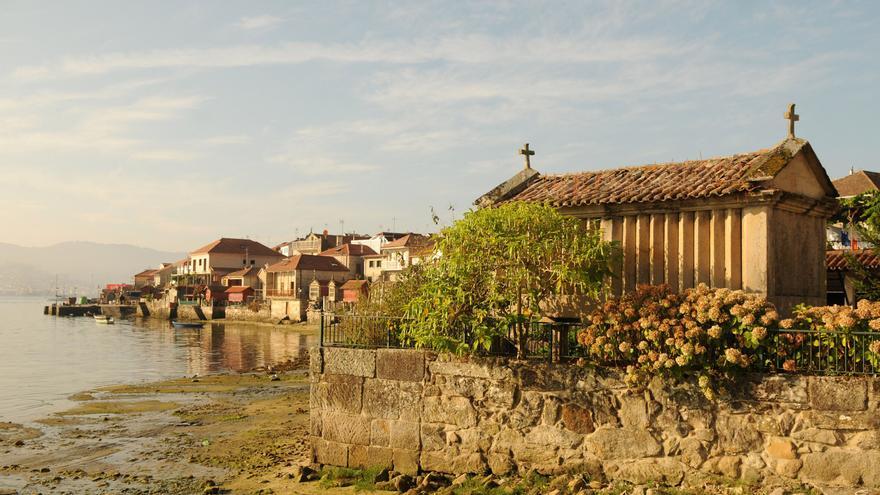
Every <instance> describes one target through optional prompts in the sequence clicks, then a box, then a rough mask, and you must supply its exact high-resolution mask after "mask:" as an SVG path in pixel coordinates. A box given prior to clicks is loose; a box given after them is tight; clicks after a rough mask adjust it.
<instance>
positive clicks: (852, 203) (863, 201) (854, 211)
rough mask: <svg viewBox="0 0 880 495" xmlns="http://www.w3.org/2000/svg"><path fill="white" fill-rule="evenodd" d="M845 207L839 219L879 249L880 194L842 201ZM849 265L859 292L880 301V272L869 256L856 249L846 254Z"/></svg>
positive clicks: (862, 239)
mask: <svg viewBox="0 0 880 495" xmlns="http://www.w3.org/2000/svg"><path fill="white" fill-rule="evenodd" d="M840 204H841V208H840V211H839V213H838V215H837V217H836V218H835V220H837V221H839V222H842V223H843V224H844V225H846V226H848V227H850V228H852V229H854V230H855V231H856V232H858V234H859V239H860V241H859V242H860V243H863V244H869V245H871V246H873V247H874V249H876V248H877V247H878V246H880V194H878V193H877V192H876V191H870V192H865V193H862V194H859V195H857V196H854V197H852V198H846V199H842V200H840ZM845 256H846V259H847V265H849V269H850V271H851V272H852V274H853V275H854V280H855V288H856V292H857V293H858V294H859V295H860V296H862V297H865V298H867V299H870V300H872V301H877V300H880V273H878V272H877V270H876V269H873V268H870V267H868V266H866V265H865V263H864V260H865V258H859V257H858V256H856V255H854V254H853V253H852V252H847V253H846V254H845Z"/></svg>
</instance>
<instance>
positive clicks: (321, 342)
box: [318, 309, 324, 347]
mask: <svg viewBox="0 0 880 495" xmlns="http://www.w3.org/2000/svg"><path fill="white" fill-rule="evenodd" d="M319 326H320V329H321V330H320V332H319V333H318V347H324V310H323V309H322V310H321V324H320V325H319Z"/></svg>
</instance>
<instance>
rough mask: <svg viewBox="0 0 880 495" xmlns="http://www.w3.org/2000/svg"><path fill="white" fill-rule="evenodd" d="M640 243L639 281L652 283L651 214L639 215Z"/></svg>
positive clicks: (638, 240) (637, 234)
mask: <svg viewBox="0 0 880 495" xmlns="http://www.w3.org/2000/svg"><path fill="white" fill-rule="evenodd" d="M636 244H637V245H638V272H637V283H640V284H650V283H651V216H650V215H639V216H638V223H637V226H636Z"/></svg>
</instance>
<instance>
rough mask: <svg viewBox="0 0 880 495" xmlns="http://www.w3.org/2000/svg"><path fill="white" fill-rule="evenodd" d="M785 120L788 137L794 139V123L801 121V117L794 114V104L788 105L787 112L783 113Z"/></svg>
mask: <svg viewBox="0 0 880 495" xmlns="http://www.w3.org/2000/svg"><path fill="white" fill-rule="evenodd" d="M785 118H786V120H788V137H789V139H794V123H795V122H797V121H798V120H801V116H800V115H798V114H796V113H794V103H789V104H788V111H787V112H785Z"/></svg>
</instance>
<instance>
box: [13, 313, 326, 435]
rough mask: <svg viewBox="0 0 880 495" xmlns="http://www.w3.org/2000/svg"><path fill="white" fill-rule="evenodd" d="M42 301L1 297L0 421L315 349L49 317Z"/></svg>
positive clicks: (281, 335) (286, 335)
mask: <svg viewBox="0 0 880 495" xmlns="http://www.w3.org/2000/svg"><path fill="white" fill-rule="evenodd" d="M46 304H47V303H46V300H45V299H42V298H23V297H0V421H12V422H17V423H21V422H28V421H32V420H34V419H38V418H40V417H43V416H45V415H47V414H50V413H52V412H56V411H59V410H63V409H64V408H66V407H69V406H70V405H71V403H70V402H69V401H68V400H67V399H66V398H67V397H68V396H70V395H71V394H74V393H76V392H80V391H83V390H87V389H90V388H92V387H96V386H102V385H112V384H122V383H137V382H144V381H152V380H160V379H164V378H170V377H178V376H181V375H193V374H206V373H211V372H218V371H230V370H231V371H246V370H250V369H253V368H255V367H258V366H264V365H267V364H274V363H280V362H284V361H286V360H287V359H290V358H294V357H298V356H300V355H302V353H304V352H306V351H307V349H308V346H310V345H314V344H315V342H316V341H317V337H316V336H315V335H314V334H301V333H298V332H295V331H291V330H289V329H286V328H272V327H268V326H255V325H242V324H207V325H205V327H204V328H202V329H201V330H175V329H174V328H172V327H171V325H170V323H169V322H168V321H163V320H151V319H144V320H135V321H117V322H116V324H115V325H98V324H96V323H95V321H94V320H93V319H92V318H56V317H54V316H44V315H43V306H45V305H46Z"/></svg>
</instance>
